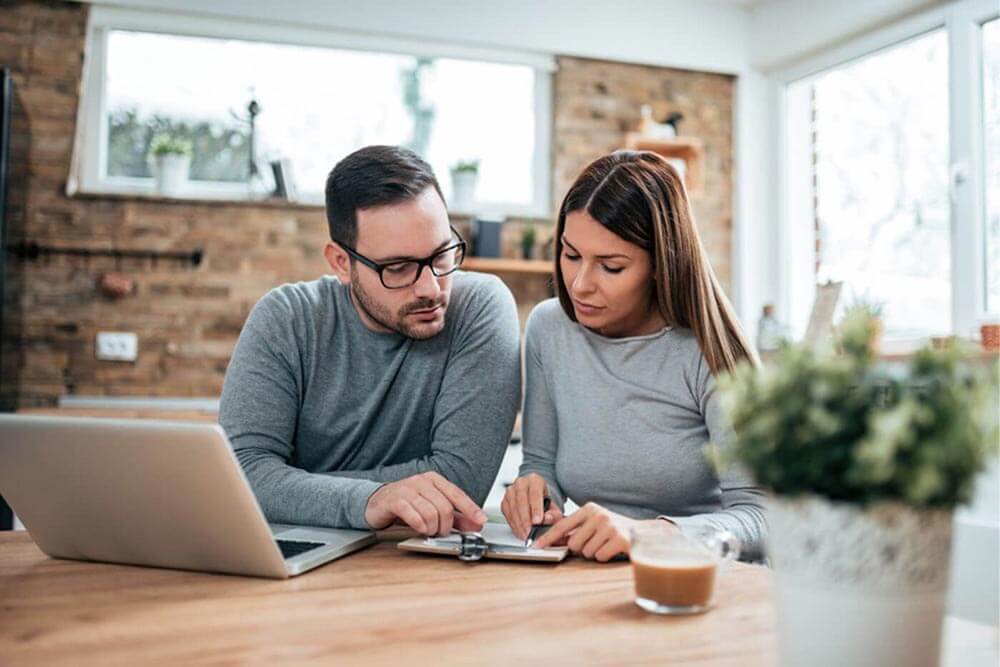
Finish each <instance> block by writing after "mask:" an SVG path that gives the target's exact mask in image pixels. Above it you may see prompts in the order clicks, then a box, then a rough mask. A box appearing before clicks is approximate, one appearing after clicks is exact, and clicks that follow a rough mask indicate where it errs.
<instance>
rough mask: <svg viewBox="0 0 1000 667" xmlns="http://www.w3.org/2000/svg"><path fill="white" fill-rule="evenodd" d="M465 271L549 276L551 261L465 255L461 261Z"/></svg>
mask: <svg viewBox="0 0 1000 667" xmlns="http://www.w3.org/2000/svg"><path fill="white" fill-rule="evenodd" d="M462 268H463V269H465V270H466V271H480V272H482V273H518V274H526V275H535V276H551V275H552V262H550V261H545V260H539V259H512V258H508V257H466V258H465V260H464V261H463V262H462Z"/></svg>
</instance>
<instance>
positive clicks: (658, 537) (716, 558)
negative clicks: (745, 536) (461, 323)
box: [629, 521, 740, 614]
mask: <svg viewBox="0 0 1000 667" xmlns="http://www.w3.org/2000/svg"><path fill="white" fill-rule="evenodd" d="M739 555H740V541H739V540H738V539H736V537H734V536H733V535H732V534H730V533H728V532H726V531H724V530H717V529H715V528H709V527H704V528H693V529H690V530H687V531H686V532H681V531H680V530H679V529H678V528H677V527H676V526H672V525H670V524H668V523H667V522H665V521H657V522H656V523H654V524H647V525H641V526H638V527H636V528H633V529H632V548H631V551H630V554H629V558H630V560H631V561H632V574H633V575H634V577H635V603H636V604H637V605H639V606H640V607H642V608H643V609H645V610H646V611H651V612H653V613H655V614H699V613H702V612H705V611H708V610H709V609H711V607H712V601H713V598H714V595H715V579H716V575H717V574H718V571H719V569H721V568H722V567H724V566H725V565H726V564H728V563H729V562H731V561H733V560H735V559H736V558H737V557H738V556H739Z"/></svg>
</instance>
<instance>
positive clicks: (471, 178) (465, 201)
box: [451, 160, 479, 212]
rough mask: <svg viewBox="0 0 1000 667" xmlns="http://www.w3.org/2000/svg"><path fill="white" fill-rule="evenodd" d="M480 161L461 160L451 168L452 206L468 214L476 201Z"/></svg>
mask: <svg viewBox="0 0 1000 667" xmlns="http://www.w3.org/2000/svg"><path fill="white" fill-rule="evenodd" d="M478 180H479V160H459V161H458V162H456V163H455V164H454V165H452V167H451V192H452V205H453V206H454V207H455V208H456V209H458V210H459V211H465V212H468V209H470V208H471V207H472V205H473V204H474V203H475V201H476V182H477V181H478Z"/></svg>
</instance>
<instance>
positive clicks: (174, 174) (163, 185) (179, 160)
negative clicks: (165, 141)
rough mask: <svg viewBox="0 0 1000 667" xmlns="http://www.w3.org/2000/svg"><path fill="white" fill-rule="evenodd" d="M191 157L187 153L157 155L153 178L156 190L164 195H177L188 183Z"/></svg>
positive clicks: (154, 162)
mask: <svg viewBox="0 0 1000 667" xmlns="http://www.w3.org/2000/svg"><path fill="white" fill-rule="evenodd" d="M190 167H191V158H190V156H187V155H174V154H171V155H157V156H156V157H155V158H154V159H153V178H154V179H155V181H156V191H157V192H159V193H160V194H164V195H177V194H180V193H181V192H182V191H183V190H184V184H185V183H187V179H188V169H190Z"/></svg>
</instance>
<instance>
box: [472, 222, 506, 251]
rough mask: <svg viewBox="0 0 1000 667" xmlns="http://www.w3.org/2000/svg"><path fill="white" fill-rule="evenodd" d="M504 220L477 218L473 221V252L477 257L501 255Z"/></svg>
mask: <svg viewBox="0 0 1000 667" xmlns="http://www.w3.org/2000/svg"><path fill="white" fill-rule="evenodd" d="M503 223H504V221H503V220H485V219H483V218H477V219H475V220H473V221H472V249H473V250H472V254H473V255H474V256H475V257H501V256H502V255H503V253H502V252H501V250H502V248H501V245H500V230H501V229H502V228H503Z"/></svg>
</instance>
